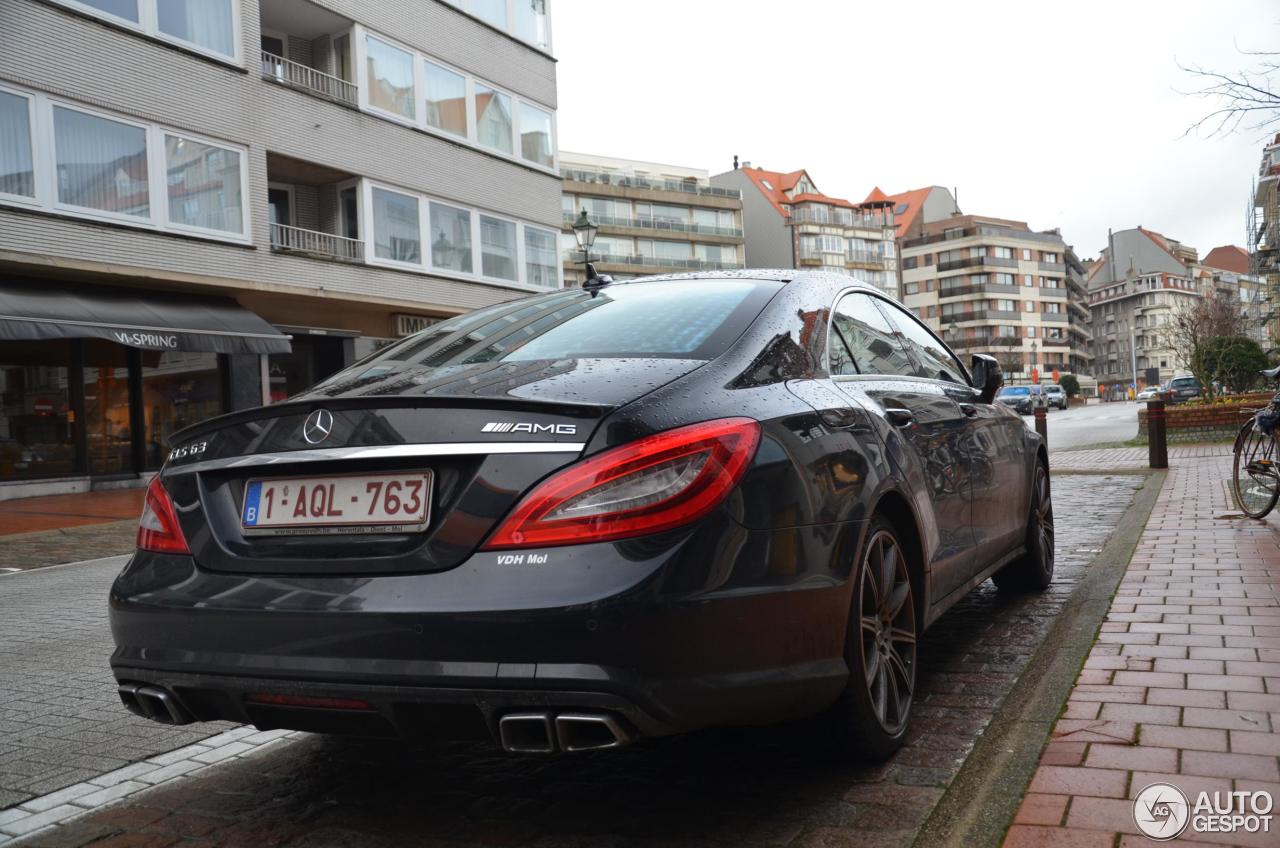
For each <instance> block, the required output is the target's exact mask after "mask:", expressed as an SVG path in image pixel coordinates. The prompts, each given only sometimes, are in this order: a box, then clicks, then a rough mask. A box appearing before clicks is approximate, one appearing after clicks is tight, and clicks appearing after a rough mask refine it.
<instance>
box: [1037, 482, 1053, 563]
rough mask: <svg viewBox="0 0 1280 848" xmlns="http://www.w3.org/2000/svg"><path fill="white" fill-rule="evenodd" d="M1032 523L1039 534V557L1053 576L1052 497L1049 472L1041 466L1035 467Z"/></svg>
mask: <svg viewBox="0 0 1280 848" xmlns="http://www.w3.org/2000/svg"><path fill="white" fill-rule="evenodd" d="M1035 489H1036V491H1035V501H1034V506H1033V509H1034V510H1035V517H1034V519H1033V520H1034V521H1035V523H1036V527H1037V530H1038V532H1039V534H1040V550H1041V551H1042V554H1041V556H1043V557H1044V560H1045V565H1046V566H1047V567H1048V570H1049V576H1050V577H1052V576H1053V495H1052V493H1050V491H1049V472H1048V470H1047V469H1046V468H1045V467H1044V466H1043V465H1039V464H1037V465H1036V478H1035Z"/></svg>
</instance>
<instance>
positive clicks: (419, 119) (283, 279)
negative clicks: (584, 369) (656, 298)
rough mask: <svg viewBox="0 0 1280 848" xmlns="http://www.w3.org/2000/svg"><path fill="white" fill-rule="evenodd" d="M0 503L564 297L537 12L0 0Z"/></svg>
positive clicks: (297, 1) (380, 4)
mask: <svg viewBox="0 0 1280 848" xmlns="http://www.w3.org/2000/svg"><path fill="white" fill-rule="evenodd" d="M0 21H3V22H4V23H3V26H0V274H2V275H3V280H4V282H3V284H0V498H3V497H7V496H14V494H15V493H18V492H23V493H31V492H32V491H35V490H36V488H33V487H32V486H30V485H16V483H20V482H21V481H31V480H38V481H42V485H41V487H37V488H40V489H41V490H44V491H57V490H64V491H65V490H74V489H77V488H81V489H82V488H86V487H89V486H93V485H98V484H100V483H102V482H103V481H106V480H123V481H127V480H129V479H136V478H137V476H138V475H139V474H141V473H144V472H146V471H147V470H149V469H154V468H156V467H157V466H158V464H159V463H160V462H161V461H162V459H163V457H164V453H165V450H166V442H167V439H168V436H169V434H170V433H172V432H173V431H174V430H175V429H177V428H179V427H182V426H184V425H187V424H190V423H194V422H195V421H198V420H200V419H202V418H205V417H207V416H209V415H212V414H216V413H220V412H224V411H227V410H231V409H239V408H244V407H247V406H252V405H256V404H259V403H264V402H270V401H272V400H276V399H279V398H282V397H285V396H288V395H289V394H292V393H294V392H296V391H298V390H300V389H302V388H304V387H305V386H307V385H309V384H311V383H313V382H314V381H316V380H317V379H319V378H321V377H323V376H324V375H326V374H328V373H330V372H332V371H334V370H336V369H337V368H340V367H342V366H343V365H344V364H346V363H350V362H352V361H353V360H354V359H355V358H357V357H359V356H362V355H363V354H365V353H367V352H369V351H371V350H373V349H374V348H375V347H377V346H378V345H380V344H383V343H385V342H386V341H388V340H390V339H394V338H396V337H398V336H401V335H405V334H407V333H410V332H412V331H414V330H416V329H417V328H420V327H422V326H424V325H426V324H427V323H430V322H431V321H434V320H437V319H439V318H443V317H447V316H450V315H456V314H459V313H462V312H465V311H468V310H471V309H474V308H476V307H482V306H485V305H488V304H492V303H497V302H500V301H503V300H507V299H510V298H513V297H519V296H522V295H524V294H527V293H529V292H536V291H540V290H545V289H551V288H557V287H559V286H560V285H561V284H562V278H561V268H560V262H559V258H558V256H557V236H558V233H559V231H560V222H561V216H560V212H559V203H560V201H559V196H560V177H559V171H558V164H559V163H558V153H557V149H556V131H555V111H556V78H555V60H554V59H553V57H552V55H551V52H550V51H551V49H552V42H551V22H550V19H549V16H548V12H547V5H546V3H545V2H544V1H543V0H457V1H456V2H449V3H446V2H441V1H440V0H413V2H396V0H364V1H363V2H357V0H316V2H309V0H0Z"/></svg>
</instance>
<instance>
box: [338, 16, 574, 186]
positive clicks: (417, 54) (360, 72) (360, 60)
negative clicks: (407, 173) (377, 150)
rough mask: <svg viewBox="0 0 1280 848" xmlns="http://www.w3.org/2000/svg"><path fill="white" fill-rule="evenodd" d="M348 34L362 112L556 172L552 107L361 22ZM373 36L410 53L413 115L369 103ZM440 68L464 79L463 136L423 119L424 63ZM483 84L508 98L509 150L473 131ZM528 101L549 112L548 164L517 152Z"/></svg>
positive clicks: (556, 135) (557, 137) (557, 133)
mask: <svg viewBox="0 0 1280 848" xmlns="http://www.w3.org/2000/svg"><path fill="white" fill-rule="evenodd" d="M351 38H352V43H353V45H354V48H353V51H352V52H353V53H354V56H353V61H354V62H355V77H356V78H355V84H356V92H357V93H356V102H357V104H358V106H359V108H360V110H361V111H362V112H367V113H369V114H370V115H376V116H377V117H379V118H385V119H386V120H388V121H392V122H394V123H397V124H400V125H401V126H406V127H412V128H413V129H416V130H421V131H422V132H425V133H428V134H429V135H434V136H436V137H437V138H443V139H446V140H448V141H451V142H453V143H454V144H459V143H465V144H466V145H467V146H468V147H470V148H472V149H474V150H478V151H480V152H481V153H484V154H485V155H486V156H493V157H495V158H498V159H502V160H504V161H507V162H515V163H517V164H519V165H522V166H524V167H526V168H532V169H533V170H535V171H540V172H542V173H544V174H554V175H556V176H559V175H560V125H559V120H558V117H557V115H556V110H555V109H553V108H552V107H550V106H548V105H547V104H545V103H541V102H539V101H537V100H533V99H532V98H529V97H522V96H520V95H519V94H516V93H515V92H514V91H512V90H511V89H509V88H507V87H505V86H501V85H498V84H496V83H493V82H490V81H489V80H487V79H484V78H483V77H478V76H476V75H475V74H471V73H468V72H467V71H465V70H463V69H462V68H459V67H458V66H457V65H453V64H450V63H449V62H445V61H444V60H442V59H440V58H438V57H436V56H433V55H431V54H428V53H424V52H423V51H421V50H417V49H415V48H413V47H410V46H409V45H407V44H405V43H404V42H402V41H398V40H396V39H394V38H391V37H390V36H386V35H383V34H382V33H381V32H379V31H377V30H374V29H370V28H368V27H366V26H363V25H361V24H355V25H354V26H352V28H351ZM369 38H376V39H378V40H379V41H381V42H384V43H386V44H388V45H390V46H392V47H394V48H396V49H397V50H403V51H405V52H406V53H408V54H410V56H412V57H413V88H414V95H413V97H414V100H413V102H414V107H413V111H414V117H413V118H412V119H409V118H406V117H405V116H403V115H398V114H396V113H395V112H388V111H387V110H385V109H381V108H378V107H377V106H373V105H371V104H370V103H369V66H368V65H369V60H368V51H367V49H366V46H367V44H368V41H367V39H369ZM428 62H430V63H431V64H433V65H435V66H437V67H439V68H443V69H444V70H446V71H449V72H450V73H454V74H457V75H459V76H461V77H462V78H463V80H464V81H465V91H466V97H467V110H466V111H467V132H466V136H465V137H463V136H459V135H455V134H454V133H451V132H449V131H447V130H443V129H439V128H438V127H433V126H431V124H429V123H427V68H426V63H428ZM477 85H483V86H485V87H486V88H490V89H493V90H494V91H496V92H498V93H499V94H503V95H505V96H506V97H508V98H510V99H511V103H512V107H511V153H505V152H503V151H501V150H497V149H495V148H492V147H487V146H485V145H483V144H481V143H480V138H479V133H478V131H477V128H476V127H477V122H478V120H479V117H480V116H479V115H477V114H476V86H477ZM524 104H528V105H529V106H532V107H534V108H536V109H539V110H541V111H543V112H546V113H548V114H549V115H551V158H552V164H551V166H550V167H548V166H546V165H543V164H540V163H538V162H534V161H531V160H529V159H525V158H524V156H523V155H522V154H521V150H522V148H521V145H520V112H521V106H522V105H524Z"/></svg>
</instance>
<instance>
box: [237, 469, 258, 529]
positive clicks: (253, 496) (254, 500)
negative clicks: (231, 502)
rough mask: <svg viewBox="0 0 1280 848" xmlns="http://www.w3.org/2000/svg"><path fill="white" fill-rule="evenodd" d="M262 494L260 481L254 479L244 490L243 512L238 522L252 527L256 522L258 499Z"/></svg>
mask: <svg viewBox="0 0 1280 848" xmlns="http://www.w3.org/2000/svg"><path fill="white" fill-rule="evenodd" d="M261 495H262V482H261V481H259V480H254V481H253V482H252V483H250V484H249V488H247V489H245V491H244V514H243V515H241V516H240V523H241V524H243V525H244V526H245V527H253V526H254V525H255V524H257V523H258V499H259V497H261Z"/></svg>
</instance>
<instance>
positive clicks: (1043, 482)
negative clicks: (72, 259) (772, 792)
mask: <svg viewBox="0 0 1280 848" xmlns="http://www.w3.org/2000/svg"><path fill="white" fill-rule="evenodd" d="M1002 381H1003V377H1002V376H1001V373H1000V367H999V365H998V364H997V363H996V360H995V359H993V358H991V357H989V356H984V355H981V354H978V355H975V356H974V357H973V360H972V366H971V367H966V366H965V365H964V364H962V363H961V361H960V360H959V359H958V358H957V357H956V356H955V354H954V353H952V352H951V350H950V349H949V348H948V347H947V345H946V344H945V343H943V341H942V340H940V339H939V338H938V337H937V336H936V335H934V334H933V332H932V331H930V330H929V328H928V327H926V326H925V325H924V324H922V323H921V322H920V321H919V320H917V319H916V318H915V316H913V315H912V314H911V313H910V312H909V311H908V310H906V309H905V308H903V307H902V306H901V305H900V304H898V303H897V302H895V301H892V300H890V299H888V298H887V297H885V296H884V295H883V294H882V293H881V292H879V291H878V290H877V289H875V288H872V287H870V286H868V285H866V284H862V283H858V282H855V281H853V280H851V279H850V278H849V277H846V276H843V275H835V274H825V273H820V272H806V271H735V272H719V273H715V272H704V273H692V274H680V275H670V276H663V277H653V278H648V279H641V280H628V281H625V282H617V283H608V282H604V281H602V282H600V283H598V284H596V285H592V286H588V287H586V288H581V289H579V288H573V289H564V290H561V291H555V292H548V293H546V294H539V295H534V296H531V297H527V298H524V299H520V300H514V301H508V302H505V303H501V304H498V305H495V306H490V307H486V308H483V309H479V310H476V311H474V312H470V313H468V314H465V315H462V316H459V317H456V318H452V319H450V320H448V321H444V322H441V323H439V324H436V325H433V326H432V327H430V328H428V329H425V330H423V331H422V332H420V333H418V334H416V335H413V336H410V337H408V338H405V339H402V340H400V341H398V342H396V343H393V344H392V345H390V346H388V347H386V348H384V349H383V350H381V351H379V352H378V353H376V354H375V355H373V356H372V357H369V358H367V359H364V360H362V361H360V362H358V363H356V364H354V365H352V366H350V367H348V368H347V369H346V370H343V371H340V372H338V373H337V374H335V375H333V376H332V377H329V378H328V379H326V380H325V381H323V382H322V383H320V384H319V385H316V386H314V387H312V388H311V389H309V390H307V391H305V392H303V393H302V394H300V395H297V396H295V397H293V398H290V399H288V400H285V401H282V402H280V403H275V404H272V405H271V406H266V407H262V408H258V409H251V410H243V411H240V412H233V413H230V414H228V415H223V416H221V417H218V418H214V419H211V420H209V421H206V422H204V423H202V424H198V425H196V426H194V427H189V428H187V429H186V430H183V431H180V432H178V433H176V434H174V435H173V437H172V439H171V446H172V450H171V451H170V453H169V457H168V459H167V461H166V462H165V465H164V467H163V468H162V469H161V471H160V473H159V474H158V475H157V476H156V477H155V479H154V480H153V481H152V483H151V485H150V487H149V489H148V490H147V494H146V507H145V510H144V512H143V516H142V519H141V521H140V522H139V528H138V539H137V551H136V552H135V554H134V555H133V557H132V559H131V560H130V561H129V562H128V563H127V564H126V566H125V568H124V570H123V571H122V572H121V573H120V575H119V576H118V577H117V578H116V580H115V583H114V585H113V586H112V589H111V593H110V621H111V630H112V635H113V637H114V640H115V652H114V654H113V655H112V657H111V666H112V670H113V672H114V674H115V677H116V681H117V685H118V688H119V693H120V697H121V700H122V701H123V703H124V706H125V707H127V708H128V709H129V710H131V711H133V712H136V713H138V714H140V715H143V716H145V717H147V718H150V719H152V720H155V721H159V722H164V723H168V724H187V723H190V722H193V721H214V720H221V719H230V720H232V721H235V722H240V723H251V724H254V725H256V726H257V727H259V728H262V729H269V728H296V729H302V730H310V731H316V732H325V733H352V734H366V735H380V736H391V735H401V736H406V737H409V736H416V735H426V736H428V737H432V738H437V739H446V740H448V739H468V738H472V739H488V740H492V741H494V742H496V743H497V744H498V745H500V746H501V747H502V748H503V749H505V750H507V751H512V752H529V753H535V752H536V753H553V752H557V751H582V750H590V749H598V748H614V747H617V746H619V745H622V744H625V743H627V742H631V741H633V740H636V739H641V738H645V737H653V736H662V735H666V734H672V733H679V732H684V731H691V730H697V729H699V728H704V727H712V726H724V725H751V724H769V723H776V722H784V721H791V720H796V719H806V720H809V721H811V722H813V723H814V725H815V726H816V727H817V729H819V730H820V733H818V734H816V737H815V738H816V739H817V740H819V741H818V743H817V744H819V745H821V747H822V748H823V750H829V751H835V752H839V753H841V754H843V755H846V756H850V757H859V758H883V757H886V756H888V755H889V754H890V753H892V752H893V750H894V749H896V748H897V747H898V746H899V745H900V744H901V743H902V740H903V738H904V736H905V735H906V734H907V732H908V724H909V720H910V718H911V713H912V704H913V702H914V691H915V688H916V685H917V677H918V669H919V667H920V662H921V660H920V656H919V654H918V651H919V650H920V647H919V646H920V645H922V644H923V643H922V641H921V638H920V636H921V633H922V631H923V630H924V629H925V628H926V627H927V626H928V625H929V624H931V623H932V622H934V621H935V620H937V618H938V617H939V616H940V615H942V613H943V612H944V611H945V610H947V609H948V608H950V607H951V606H952V605H954V604H955V603H957V602H958V601H960V600H961V599H962V598H964V597H965V596H966V595H968V594H969V592H970V591H971V590H972V589H973V588H974V587H976V586H977V585H978V584H980V583H982V582H983V581H985V580H986V579H987V578H993V579H994V580H995V582H996V585H997V586H998V587H999V588H1000V589H1001V590H1003V591H1041V590H1043V589H1045V588H1046V587H1047V586H1048V585H1049V583H1050V580H1051V579H1052V576H1053V557H1054V552H1053V537H1054V529H1053V506H1052V501H1051V498H1050V489H1049V464H1048V454H1047V452H1046V447H1045V444H1044V441H1043V440H1042V439H1041V437H1040V436H1039V435H1037V434H1036V433H1035V432H1034V431H1032V430H1031V429H1030V428H1028V427H1027V426H1026V425H1025V424H1024V423H1023V421H1022V420H1021V419H1020V418H1018V416H1017V415H1014V414H1013V413H1012V412H1010V411H1009V410H1008V409H1007V408H1005V407H1004V406H1003V405H1000V404H994V403H993V400H994V399H995V395H996V392H997V391H999V389H1000V385H1001V383H1002Z"/></svg>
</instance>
